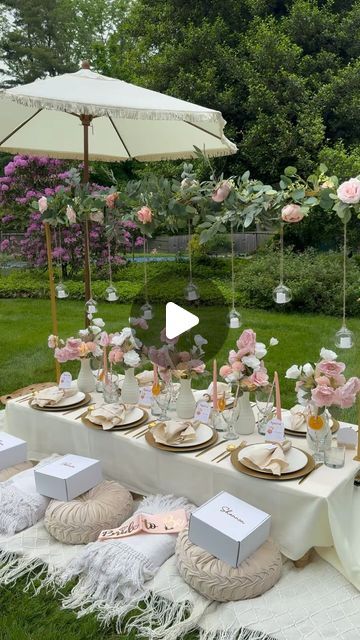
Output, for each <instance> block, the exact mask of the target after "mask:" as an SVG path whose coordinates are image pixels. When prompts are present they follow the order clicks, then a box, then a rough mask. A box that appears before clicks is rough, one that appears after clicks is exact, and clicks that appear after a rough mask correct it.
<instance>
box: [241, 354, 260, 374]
mask: <svg viewBox="0 0 360 640" xmlns="http://www.w3.org/2000/svg"><path fill="white" fill-rule="evenodd" d="M241 361H242V362H243V363H244V365H245V366H246V367H250V369H253V370H254V371H256V370H257V369H260V366H261V362H260V360H259V359H258V358H256V356H244V357H243V358H242V359H241Z"/></svg>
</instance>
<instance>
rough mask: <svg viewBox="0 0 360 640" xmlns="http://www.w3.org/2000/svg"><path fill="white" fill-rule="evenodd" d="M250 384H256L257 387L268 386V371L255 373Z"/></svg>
mask: <svg viewBox="0 0 360 640" xmlns="http://www.w3.org/2000/svg"><path fill="white" fill-rule="evenodd" d="M249 382H250V383H251V384H254V385H255V386H256V387H266V385H267V384H268V383H269V376H268V374H267V371H266V369H260V370H259V371H254V373H252V374H251V376H249Z"/></svg>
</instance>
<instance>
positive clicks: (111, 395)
mask: <svg viewBox="0 0 360 640" xmlns="http://www.w3.org/2000/svg"><path fill="white" fill-rule="evenodd" d="M103 393H104V400H105V402H106V404H113V403H116V402H119V387H118V383H117V381H116V382H114V380H113V379H112V375H111V374H110V375H109V374H108V375H107V376H106V378H105V380H104V382H103Z"/></svg>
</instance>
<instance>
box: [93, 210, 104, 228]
mask: <svg viewBox="0 0 360 640" xmlns="http://www.w3.org/2000/svg"><path fill="white" fill-rule="evenodd" d="M90 220H91V221H92V222H97V223H98V224H103V223H104V212H103V211H100V209H99V210H98V211H92V212H91V213H90Z"/></svg>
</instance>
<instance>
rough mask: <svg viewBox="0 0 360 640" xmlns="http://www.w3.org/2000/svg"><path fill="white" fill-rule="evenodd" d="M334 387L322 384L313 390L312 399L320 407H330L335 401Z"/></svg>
mask: <svg viewBox="0 0 360 640" xmlns="http://www.w3.org/2000/svg"><path fill="white" fill-rule="evenodd" d="M334 393H335V392H334V389H332V387H328V386H327V385H326V384H321V385H318V386H317V387H315V389H312V390H311V399H312V400H313V402H315V404H316V406H318V407H330V406H331V405H332V404H333V403H334Z"/></svg>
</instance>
